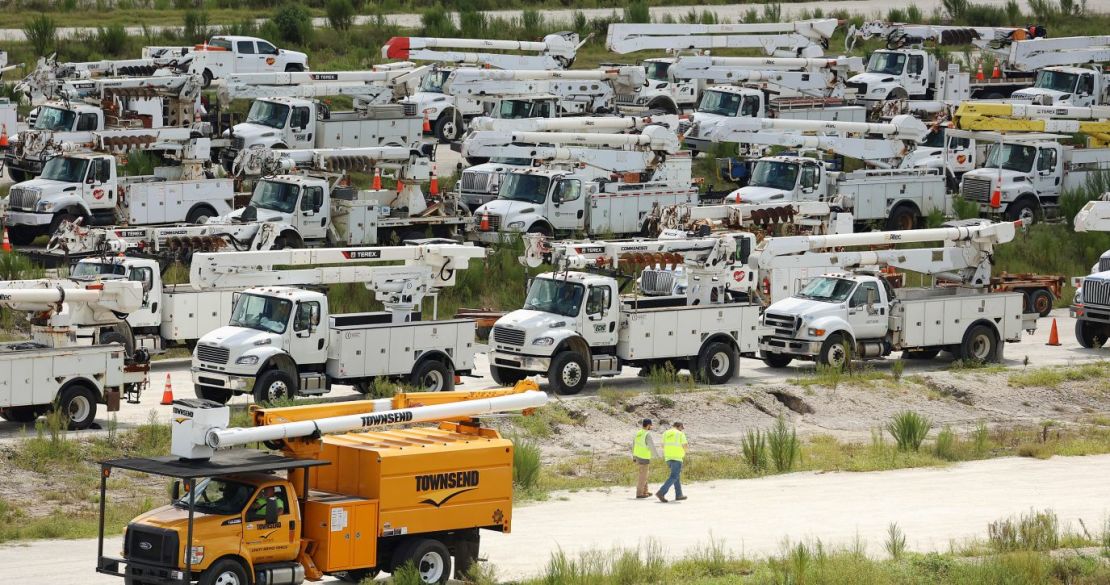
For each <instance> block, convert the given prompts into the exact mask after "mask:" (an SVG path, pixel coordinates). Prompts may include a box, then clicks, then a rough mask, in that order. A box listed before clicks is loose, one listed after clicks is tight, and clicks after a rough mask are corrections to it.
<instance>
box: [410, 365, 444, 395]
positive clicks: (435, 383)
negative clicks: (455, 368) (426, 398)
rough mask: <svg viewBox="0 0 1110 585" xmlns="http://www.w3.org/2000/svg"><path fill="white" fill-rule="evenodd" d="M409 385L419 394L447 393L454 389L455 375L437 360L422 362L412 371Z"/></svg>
mask: <svg viewBox="0 0 1110 585" xmlns="http://www.w3.org/2000/svg"><path fill="white" fill-rule="evenodd" d="M409 383H411V384H412V385H413V386H415V387H416V389H417V390H418V391H420V392H448V391H450V390H454V389H455V373H454V372H452V371H451V368H448V367H447V364H445V363H443V362H441V361H439V360H431V359H429V360H424V361H422V362H420V363H419V364H417V365H416V368H415V369H414V370H413V371H412V375H411V376H410V377H409Z"/></svg>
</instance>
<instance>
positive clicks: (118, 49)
mask: <svg viewBox="0 0 1110 585" xmlns="http://www.w3.org/2000/svg"><path fill="white" fill-rule="evenodd" d="M130 44H131V38H130V37H129V36H128V35H127V29H126V28H124V26H123V25H122V24H119V23H114V24H110V25H108V26H106V27H103V26H102V27H99V28H97V29H96V47H97V49H99V50H100V52H101V53H104V54H106V55H114V56H119V55H123V54H125V53H126V52H127V48H128V45H130Z"/></svg>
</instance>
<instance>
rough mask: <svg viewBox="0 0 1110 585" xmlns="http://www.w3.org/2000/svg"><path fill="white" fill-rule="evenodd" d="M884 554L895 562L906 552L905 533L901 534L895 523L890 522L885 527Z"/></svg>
mask: <svg viewBox="0 0 1110 585" xmlns="http://www.w3.org/2000/svg"><path fill="white" fill-rule="evenodd" d="M886 552H887V554H889V555H890V558H892V559H894V560H896V561H897V560H899V559H901V558H902V555H903V553H905V552H906V533H904V532H902V528H901V527H899V526H898V523H897V522H891V523H890V524H889V525H888V526H887V527H886Z"/></svg>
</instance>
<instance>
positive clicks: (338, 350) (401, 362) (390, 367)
mask: <svg viewBox="0 0 1110 585" xmlns="http://www.w3.org/2000/svg"><path fill="white" fill-rule="evenodd" d="M373 315H382V313H354V314H346V315H342V314H341V315H332V316H331V317H330V321H331V322H330V332H331V338H330V340H329V345H328V361H327V374H328V375H329V376H331V377H333V378H335V379H337V380H344V379H347V380H349V379H356V378H372V377H377V376H395V375H408V374H409V373H410V372H412V368H413V366H414V365H415V363H416V361H417V360H418V359H419V358H420V356H422V355H424V354H425V353H427V352H442V353H444V354H446V355H448V356H450V357H451V359H452V360H453V363H452V365H453V366H454V370H456V371H457V370H469V369H471V368H473V367H474V357H473V356H474V350H473V346H474V329H475V325H474V321H471V320H467V319H449V320H442V321H423V322H419V323H412V322H409V323H392V322H390V321H389V318H388V314H385V317H384V318H371V316H373ZM359 316H361V317H359ZM356 317H359V318H356Z"/></svg>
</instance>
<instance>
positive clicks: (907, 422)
mask: <svg viewBox="0 0 1110 585" xmlns="http://www.w3.org/2000/svg"><path fill="white" fill-rule="evenodd" d="M932 428H933V422H932V421H931V420H929V419H928V418H926V417H924V416H921V415H920V414H917V413H916V412H913V411H912V410H904V411H902V412H900V413H898V414H896V415H895V416H894V419H893V420H891V421H890V422H889V423H887V426H886V430H887V432H888V433H890V436H892V437H894V442H895V443H897V445H898V449H899V450H900V451H917V450H918V449H920V448H921V443H922V442H924V441H925V437H926V436H927V435H928V434H929V431H930V430H931V429H932Z"/></svg>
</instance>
